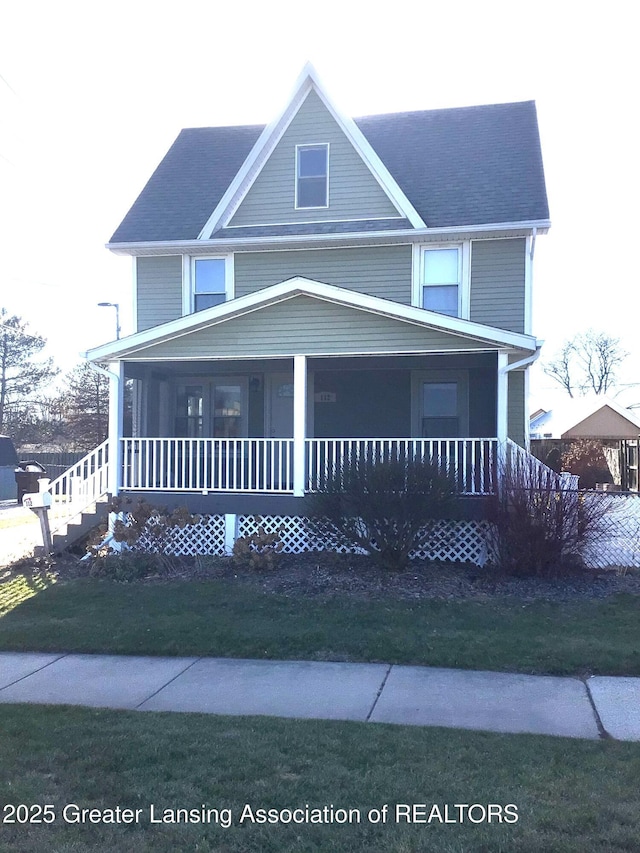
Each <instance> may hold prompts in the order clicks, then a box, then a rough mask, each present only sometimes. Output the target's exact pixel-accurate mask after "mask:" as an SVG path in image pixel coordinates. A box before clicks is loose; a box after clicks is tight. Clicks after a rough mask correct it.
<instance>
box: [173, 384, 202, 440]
mask: <svg viewBox="0 0 640 853" xmlns="http://www.w3.org/2000/svg"><path fill="white" fill-rule="evenodd" d="M177 390H178V394H177V400H176V435H177V436H180V437H184V438H201V437H202V426H203V422H202V415H203V398H204V395H203V387H202V385H178V389H177Z"/></svg>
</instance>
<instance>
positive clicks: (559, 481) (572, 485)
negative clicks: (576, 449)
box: [502, 438, 580, 491]
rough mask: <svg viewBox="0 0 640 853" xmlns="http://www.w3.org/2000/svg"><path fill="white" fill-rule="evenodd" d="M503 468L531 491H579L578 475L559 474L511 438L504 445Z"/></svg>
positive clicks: (515, 480)
mask: <svg viewBox="0 0 640 853" xmlns="http://www.w3.org/2000/svg"><path fill="white" fill-rule="evenodd" d="M502 468H503V470H505V471H508V472H509V473H510V474H511V475H512V477H513V479H514V482H517V483H521V484H522V485H523V486H525V487H526V488H530V489H542V490H545V491H546V490H549V489H550V490H559V491H562V490H565V489H577V488H578V481H579V479H580V477H579V476H578V475H577V474H558V473H557V472H556V471H554V470H553V469H552V468H549V467H548V465H545V464H544V462H541V461H540V460H539V459H537V458H536V457H535V456H533V455H532V454H531V453H528V452H527V451H526V450H525V449H524V448H523V447H520V445H519V444H516V443H515V441H512V440H511V439H510V438H508V439H507V440H506V442H505V444H504V449H503V460H502Z"/></svg>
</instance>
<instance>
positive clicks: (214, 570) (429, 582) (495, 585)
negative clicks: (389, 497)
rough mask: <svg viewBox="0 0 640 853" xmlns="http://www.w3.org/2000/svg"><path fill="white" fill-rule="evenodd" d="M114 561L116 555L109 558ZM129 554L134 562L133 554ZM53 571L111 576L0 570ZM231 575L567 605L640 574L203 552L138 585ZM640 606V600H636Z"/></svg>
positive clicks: (313, 586) (85, 569)
mask: <svg viewBox="0 0 640 853" xmlns="http://www.w3.org/2000/svg"><path fill="white" fill-rule="evenodd" d="M110 559H111V560H113V559H117V558H113V557H111V558H110ZM127 559H129V560H131V555H128V557H127ZM43 572H45V573H47V574H50V575H51V574H52V575H54V576H55V577H56V578H57V579H58V580H65V579H71V578H78V577H88V576H96V575H99V576H100V577H109V573H108V572H106V573H105V572H103V571H99V572H98V573H96V572H95V571H94V570H92V564H91V563H89V562H86V561H85V562H80V561H79V559H78V558H77V557H75V556H71V555H62V556H60V557H56V558H52V559H39V560H24V561H21V562H20V563H16V564H14V565H13V566H11V567H9V568H8V569H6V570H4V572H3V573H0V583H2V582H3V581H7V580H9V579H11V578H12V577H15V575H16V574H25V575H37V574H39V573H43ZM214 579H219V580H226V581H234V582H237V583H242V584H250V585H252V586H257V587H259V588H261V589H262V590H264V591H265V592H269V593H274V594H276V593H277V594H281V595H287V596H291V597H297V596H303V597H322V598H329V597H332V596H340V597H345V596H346V597H353V598H357V599H360V600H363V599H364V600H366V599H371V600H382V599H396V600H398V599H400V600H409V601H420V600H427V599H432V600H442V601H451V600H476V601H482V600H488V599H496V598H501V599H504V598H512V599H517V600H519V601H522V602H531V601H536V600H546V601H558V602H567V601H575V600H589V599H603V598H606V597H608V596H611V595H617V594H619V593H627V594H631V595H637V596H640V571H638V570H637V569H629V570H615V569H610V570H598V571H593V570H589V569H584V570H582V571H580V572H577V573H575V574H572V575H570V576H568V577H563V578H555V579H550V580H546V579H545V580H541V579H536V578H511V577H504V576H501V575H499V574H497V573H496V571H495V570H492V569H491V568H489V567H486V568H479V567H478V566H475V565H473V564H470V563H430V562H422V561H420V562H418V561H416V562H414V563H413V564H412V566H411V569H410V570H409V571H404V572H398V573H390V572H385V571H383V570H381V569H379V568H378V567H377V566H376V565H375V564H374V563H373V562H372V561H371V560H370V559H369V558H367V557H364V556H353V555H335V554H318V553H309V554H301V555H293V554H285V555H281V556H280V558H279V560H278V565H277V566H276V567H275V568H273V569H268V570H264V571H256V570H253V569H247V568H240V567H238V565H237V564H235V563H234V561H233V560H232V559H230V558H224V557H199V558H195V559H194V558H182V559H179V560H176V561H175V562H174V564H173V565H172V566H171V567H170V568H167V567H165V568H163V569H161V570H156V569H154V568H152V569H151V570H150V571H149V573H148V574H147V576H146V577H144V578H143V579H140V580H137V581H136V582H138V583H166V582H167V581H169V580H214ZM639 603H640V602H639Z"/></svg>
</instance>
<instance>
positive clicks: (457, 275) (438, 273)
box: [420, 246, 462, 317]
mask: <svg viewBox="0 0 640 853" xmlns="http://www.w3.org/2000/svg"><path fill="white" fill-rule="evenodd" d="M420 286H421V291H422V293H421V304H422V307H423V308H427V309H428V310H429V311H437V312H438V313H439V314H449V315H450V316H451V317H459V316H460V298H461V288H462V247H461V246H453V247H447V248H437V249H435V248H428V249H427V248H423V249H422V263H421V277H420Z"/></svg>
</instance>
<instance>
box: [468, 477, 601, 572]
mask: <svg viewBox="0 0 640 853" xmlns="http://www.w3.org/2000/svg"><path fill="white" fill-rule="evenodd" d="M499 483H500V488H499V491H498V494H496V495H492V496H491V497H490V498H489V512H488V520H489V521H490V522H491V523H490V525H488V526H487V528H486V531H485V536H486V543H487V550H488V554H489V558H490V561H491V562H492V563H493V564H494V566H495V567H496V568H497V569H498V570H499V571H501V572H503V573H504V574H507V575H513V576H515V577H539V578H551V577H561V576H563V575H568V574H571V573H573V572H575V571H577V570H579V569H581V568H582V567H583V565H584V564H583V560H582V556H581V552H582V549H583V547H584V546H585V545H587V544H594V543H596V542H597V540H598V539H599V538H600V537H601V536H602V535H603V533H604V530H605V525H606V516H607V514H608V513H609V512H610V510H611V498H610V497H609V496H608V495H606V494H603V493H600V494H598V493H594V492H590V493H587V494H585V493H584V492H579V491H576V490H571V489H559V488H556V487H555V485H554V484H553V483H551V482H549V481H547V483H546V484H544V483H541V482H540V481H539V478H537V477H536V473H535V464H534V462H532V463H531V464H530V465H529V466H527V465H522V466H519V467H517V468H510V467H505V468H504V469H503V470H502V472H501V476H500V478H499Z"/></svg>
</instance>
